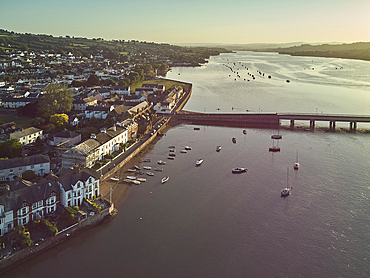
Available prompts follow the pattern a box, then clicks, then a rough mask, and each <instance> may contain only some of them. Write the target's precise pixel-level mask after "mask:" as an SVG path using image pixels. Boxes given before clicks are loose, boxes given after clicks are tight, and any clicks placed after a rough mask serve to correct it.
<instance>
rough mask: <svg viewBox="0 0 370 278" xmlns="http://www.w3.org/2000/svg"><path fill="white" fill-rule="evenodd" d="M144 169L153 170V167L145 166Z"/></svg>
mask: <svg viewBox="0 0 370 278" xmlns="http://www.w3.org/2000/svg"><path fill="white" fill-rule="evenodd" d="M143 169H145V170H151V169H152V167H150V166H144V167H143Z"/></svg>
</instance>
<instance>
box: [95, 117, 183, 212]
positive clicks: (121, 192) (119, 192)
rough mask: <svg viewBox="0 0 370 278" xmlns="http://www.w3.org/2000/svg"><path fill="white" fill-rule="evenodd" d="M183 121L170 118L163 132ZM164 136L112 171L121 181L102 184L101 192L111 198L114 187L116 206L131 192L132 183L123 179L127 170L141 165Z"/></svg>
mask: <svg viewBox="0 0 370 278" xmlns="http://www.w3.org/2000/svg"><path fill="white" fill-rule="evenodd" d="M180 123H181V122H179V121H176V120H175V121H174V120H172V119H171V120H170V121H169V122H168V123H167V125H166V127H164V129H163V130H162V131H161V134H165V133H166V132H167V131H168V130H170V129H171V128H172V127H175V126H177V125H178V124H180ZM161 138H162V136H157V137H156V138H155V139H154V140H153V141H152V142H150V143H149V144H148V145H147V146H145V147H144V148H143V149H142V150H141V151H140V152H139V153H138V154H137V155H135V156H134V157H133V158H131V159H130V160H129V161H128V162H127V163H126V164H125V165H123V166H122V167H120V168H117V169H116V170H115V171H112V174H111V175H110V176H111V177H114V176H119V177H120V180H119V181H112V180H111V179H110V178H108V179H105V180H104V181H103V182H102V183H101V184H100V194H101V197H103V198H105V199H107V200H109V199H110V189H111V188H112V189H113V191H112V202H113V204H114V207H116V206H117V205H119V204H120V203H121V202H122V201H124V199H125V197H126V195H127V194H128V193H129V189H130V188H131V184H130V183H127V182H124V181H123V179H124V178H125V177H126V176H127V174H129V172H128V171H127V170H128V169H130V168H133V167H134V166H135V165H137V166H139V165H140V164H141V162H142V160H143V158H144V157H145V156H146V155H147V154H149V153H150V151H151V150H152V149H153V148H154V146H155V145H156V143H157V142H158V141H159V140H161Z"/></svg>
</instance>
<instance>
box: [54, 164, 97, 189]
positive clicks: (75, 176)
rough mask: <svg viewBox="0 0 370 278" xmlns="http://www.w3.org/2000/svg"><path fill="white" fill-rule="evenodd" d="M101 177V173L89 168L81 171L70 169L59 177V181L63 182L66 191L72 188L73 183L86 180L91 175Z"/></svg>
mask: <svg viewBox="0 0 370 278" xmlns="http://www.w3.org/2000/svg"><path fill="white" fill-rule="evenodd" d="M91 176H92V177H94V178H95V179H99V175H98V174H97V173H96V171H94V170H91V169H89V168H84V169H83V170H82V171H80V172H79V173H76V172H75V171H73V170H70V171H68V172H66V173H64V174H63V175H61V176H60V177H59V182H60V183H61V184H62V186H63V188H64V190H65V191H69V190H72V185H75V184H76V183H77V182H78V181H82V182H86V181H87V180H88V179H89V178H90V177H91Z"/></svg>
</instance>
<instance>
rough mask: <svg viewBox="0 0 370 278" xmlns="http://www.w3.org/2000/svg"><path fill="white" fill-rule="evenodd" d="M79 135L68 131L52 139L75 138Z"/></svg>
mask: <svg viewBox="0 0 370 278" xmlns="http://www.w3.org/2000/svg"><path fill="white" fill-rule="evenodd" d="M80 135H81V134H80V133H76V132H73V131H70V130H63V131H61V132H59V133H57V134H55V135H54V138H55V137H58V138H75V137H77V136H80Z"/></svg>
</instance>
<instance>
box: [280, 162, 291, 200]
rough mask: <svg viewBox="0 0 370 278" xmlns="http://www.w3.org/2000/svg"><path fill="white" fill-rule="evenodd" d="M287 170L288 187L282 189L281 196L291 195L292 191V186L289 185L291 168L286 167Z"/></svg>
mask: <svg viewBox="0 0 370 278" xmlns="http://www.w3.org/2000/svg"><path fill="white" fill-rule="evenodd" d="M286 170H287V173H286V187H285V188H284V189H283V190H281V193H280V196H281V197H287V196H289V195H290V191H291V189H292V188H291V187H289V185H288V177H289V168H287V169H286Z"/></svg>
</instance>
